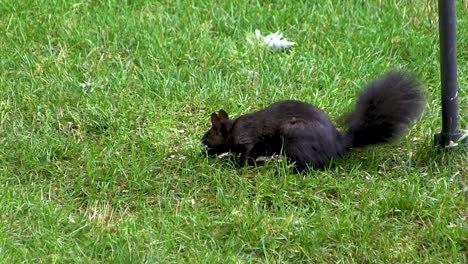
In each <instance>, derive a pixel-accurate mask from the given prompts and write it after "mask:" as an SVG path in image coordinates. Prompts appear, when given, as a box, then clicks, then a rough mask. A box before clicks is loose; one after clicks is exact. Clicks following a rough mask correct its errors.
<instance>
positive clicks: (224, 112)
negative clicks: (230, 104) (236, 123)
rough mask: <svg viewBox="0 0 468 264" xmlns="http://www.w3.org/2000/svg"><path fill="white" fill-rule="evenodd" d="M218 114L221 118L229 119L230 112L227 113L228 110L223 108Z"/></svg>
mask: <svg viewBox="0 0 468 264" xmlns="http://www.w3.org/2000/svg"><path fill="white" fill-rule="evenodd" d="M218 116H219V119H221V120H223V119H229V115H228V113H226V111H224V110H223V109H221V110H219V113H218Z"/></svg>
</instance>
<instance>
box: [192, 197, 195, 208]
mask: <svg viewBox="0 0 468 264" xmlns="http://www.w3.org/2000/svg"><path fill="white" fill-rule="evenodd" d="M191 202H192V206H195V199H193V198H192V201H191Z"/></svg>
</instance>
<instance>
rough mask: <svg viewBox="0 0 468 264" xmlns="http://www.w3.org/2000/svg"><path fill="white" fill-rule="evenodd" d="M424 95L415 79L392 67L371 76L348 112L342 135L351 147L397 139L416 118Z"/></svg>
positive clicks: (423, 103)
mask: <svg viewBox="0 0 468 264" xmlns="http://www.w3.org/2000/svg"><path fill="white" fill-rule="evenodd" d="M424 105H425V97H424V94H423V92H422V90H421V87H420V84H419V82H418V81H417V80H416V79H415V78H413V77H412V76H410V75H409V74H407V73H404V72H399V71H393V72H390V73H387V74H386V75H384V76H383V77H381V78H379V79H377V80H374V81H373V82H371V83H370V84H368V85H367V87H365V88H364V90H363V91H362V92H361V93H360V94H359V97H358V99H357V102H356V106H355V109H354V111H352V112H351V113H349V114H348V116H347V118H346V121H347V125H348V130H347V132H346V137H347V139H348V140H349V141H348V142H349V143H350V144H351V147H363V146H366V145H372V144H379V143H386V142H390V141H392V140H395V139H398V138H399V137H400V136H401V135H402V133H403V132H404V131H405V129H406V128H407V127H408V126H409V125H410V124H411V123H412V122H413V121H415V120H416V119H418V118H419V116H420V115H421V112H422V110H423V108H424Z"/></svg>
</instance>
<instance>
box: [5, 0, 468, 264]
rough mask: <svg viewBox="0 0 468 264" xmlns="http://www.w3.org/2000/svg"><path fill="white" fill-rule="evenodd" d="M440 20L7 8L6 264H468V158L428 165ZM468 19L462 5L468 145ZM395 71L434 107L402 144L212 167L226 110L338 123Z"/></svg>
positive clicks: (249, 7) (277, 6) (413, 10)
mask: <svg viewBox="0 0 468 264" xmlns="http://www.w3.org/2000/svg"><path fill="white" fill-rule="evenodd" d="M436 2H437V1H433V0H431V1H422V0H413V1H409V0H406V1H404V0H394V1H338V0H334V1H332V0H330V1H328V0H325V1H305V0H304V1H299V0H297V1H295V0H289V1H247V0H239V1H201V0H195V1H177V0H176V1H159V2H157V1H139V0H135V1H117V0H107V1H85V0H83V1H77V0H75V1H32V0H25V1H16V0H6V1H2V2H1V3H0V34H1V38H0V95H1V96H0V189H1V190H0V212H1V213H0V263H21V262H26V263H96V262H102V263H143V262H147V263H173V262H177V263H179V262H180V263H184V262H185V263H245V262H255V263H257V262H266V263H270V262H290V263H301V262H304V263H334V262H340V263H352V262H355V263H402V262H404V263H421V262H426V263H466V262H467V254H468V222H467V221H468V209H467V208H468V202H467V201H468V200H467V199H466V198H465V193H466V187H465V190H463V189H462V188H460V187H459V185H460V182H463V181H464V182H465V183H468V176H467V175H468V166H467V164H468V151H467V147H466V146H459V147H457V148H453V149H449V150H443V149H438V148H435V147H433V145H432V144H433V143H432V141H433V140H432V138H433V135H434V133H436V132H438V131H440V129H441V120H440V116H441V108H440V103H439V101H440V76H439V70H440V69H439V49H438V47H439V41H438V19H437V3H436ZM467 17H468V7H467V4H466V1H457V18H458V19H457V22H458V25H457V38H458V39H457V40H458V65H459V71H458V73H459V86H460V89H459V103H460V115H461V120H460V124H461V126H462V127H465V128H466V125H467V118H466V117H467V116H466V113H467V112H468V100H467V98H468V96H467V93H466V91H467V90H466V87H467V81H466V80H467V77H468V74H467V73H468V66H467V65H468V63H467V62H468V19H466V18H467ZM255 29H260V30H261V31H262V33H263V34H266V33H271V32H276V31H281V32H283V33H284V34H285V37H286V38H288V40H291V41H295V42H296V45H295V46H294V47H293V48H291V49H289V50H287V51H271V50H268V49H267V48H265V47H262V46H257V45H250V44H248V43H247V41H246V37H248V36H249V35H251V34H253V32H254V31H255ZM391 68H403V69H406V70H408V71H410V72H413V73H414V74H416V75H417V76H419V78H420V80H421V81H422V82H423V84H424V90H425V92H426V94H427V106H428V107H427V108H426V110H425V112H424V114H423V116H422V118H421V119H420V120H419V121H418V122H417V123H416V124H415V125H414V126H413V127H412V128H411V130H410V131H409V132H408V134H407V136H405V137H404V138H402V140H401V141H399V142H396V143H394V144H391V145H385V146H376V147H371V148H366V149H362V150H357V151H355V152H353V153H352V154H351V155H349V156H347V157H346V158H344V159H342V160H340V161H337V162H335V163H334V164H332V165H331V166H329V167H327V168H325V169H322V170H315V171H313V170H310V171H308V172H307V174H304V175H298V174H294V173H293V171H292V170H291V169H290V167H288V165H287V164H286V163H285V162H277V161H271V162H268V163H267V164H266V165H264V166H258V167H243V168H237V167H235V166H234V165H232V164H230V163H229V162H227V161H226V160H221V159H209V158H206V157H204V156H202V155H200V154H201V152H202V146H201V145H200V143H199V139H200V138H201V136H202V135H203V133H204V132H205V131H206V130H207V129H208V128H209V125H210V122H209V115H210V113H211V112H213V111H215V110H219V109H220V108H224V109H225V110H226V111H228V112H229V113H230V114H231V115H233V116H237V115H239V114H242V113H246V112H249V111H253V110H256V109H259V108H261V107H263V106H266V105H268V104H270V103H272V102H275V101H277V100H281V99H288V98H294V99H301V100H305V101H307V102H310V103H314V104H315V105H317V106H319V107H321V108H323V109H325V111H326V112H327V113H329V115H330V116H331V117H332V119H334V120H336V119H337V118H338V117H339V116H340V115H341V114H343V113H345V112H346V111H348V110H350V109H351V107H352V106H353V103H354V100H355V97H356V94H357V92H358V91H359V90H360V88H361V87H362V86H363V85H364V84H365V83H366V82H368V81H369V80H371V79H373V78H375V77H377V76H379V75H380V74H382V73H383V72H385V71H387V70H388V69H391Z"/></svg>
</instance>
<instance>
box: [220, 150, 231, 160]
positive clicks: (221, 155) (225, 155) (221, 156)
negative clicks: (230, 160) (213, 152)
mask: <svg viewBox="0 0 468 264" xmlns="http://www.w3.org/2000/svg"><path fill="white" fill-rule="evenodd" d="M228 155H229V152H224V153H222V154H219V155H218V158H220V159H222V158H225V157H227V156H228Z"/></svg>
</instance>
